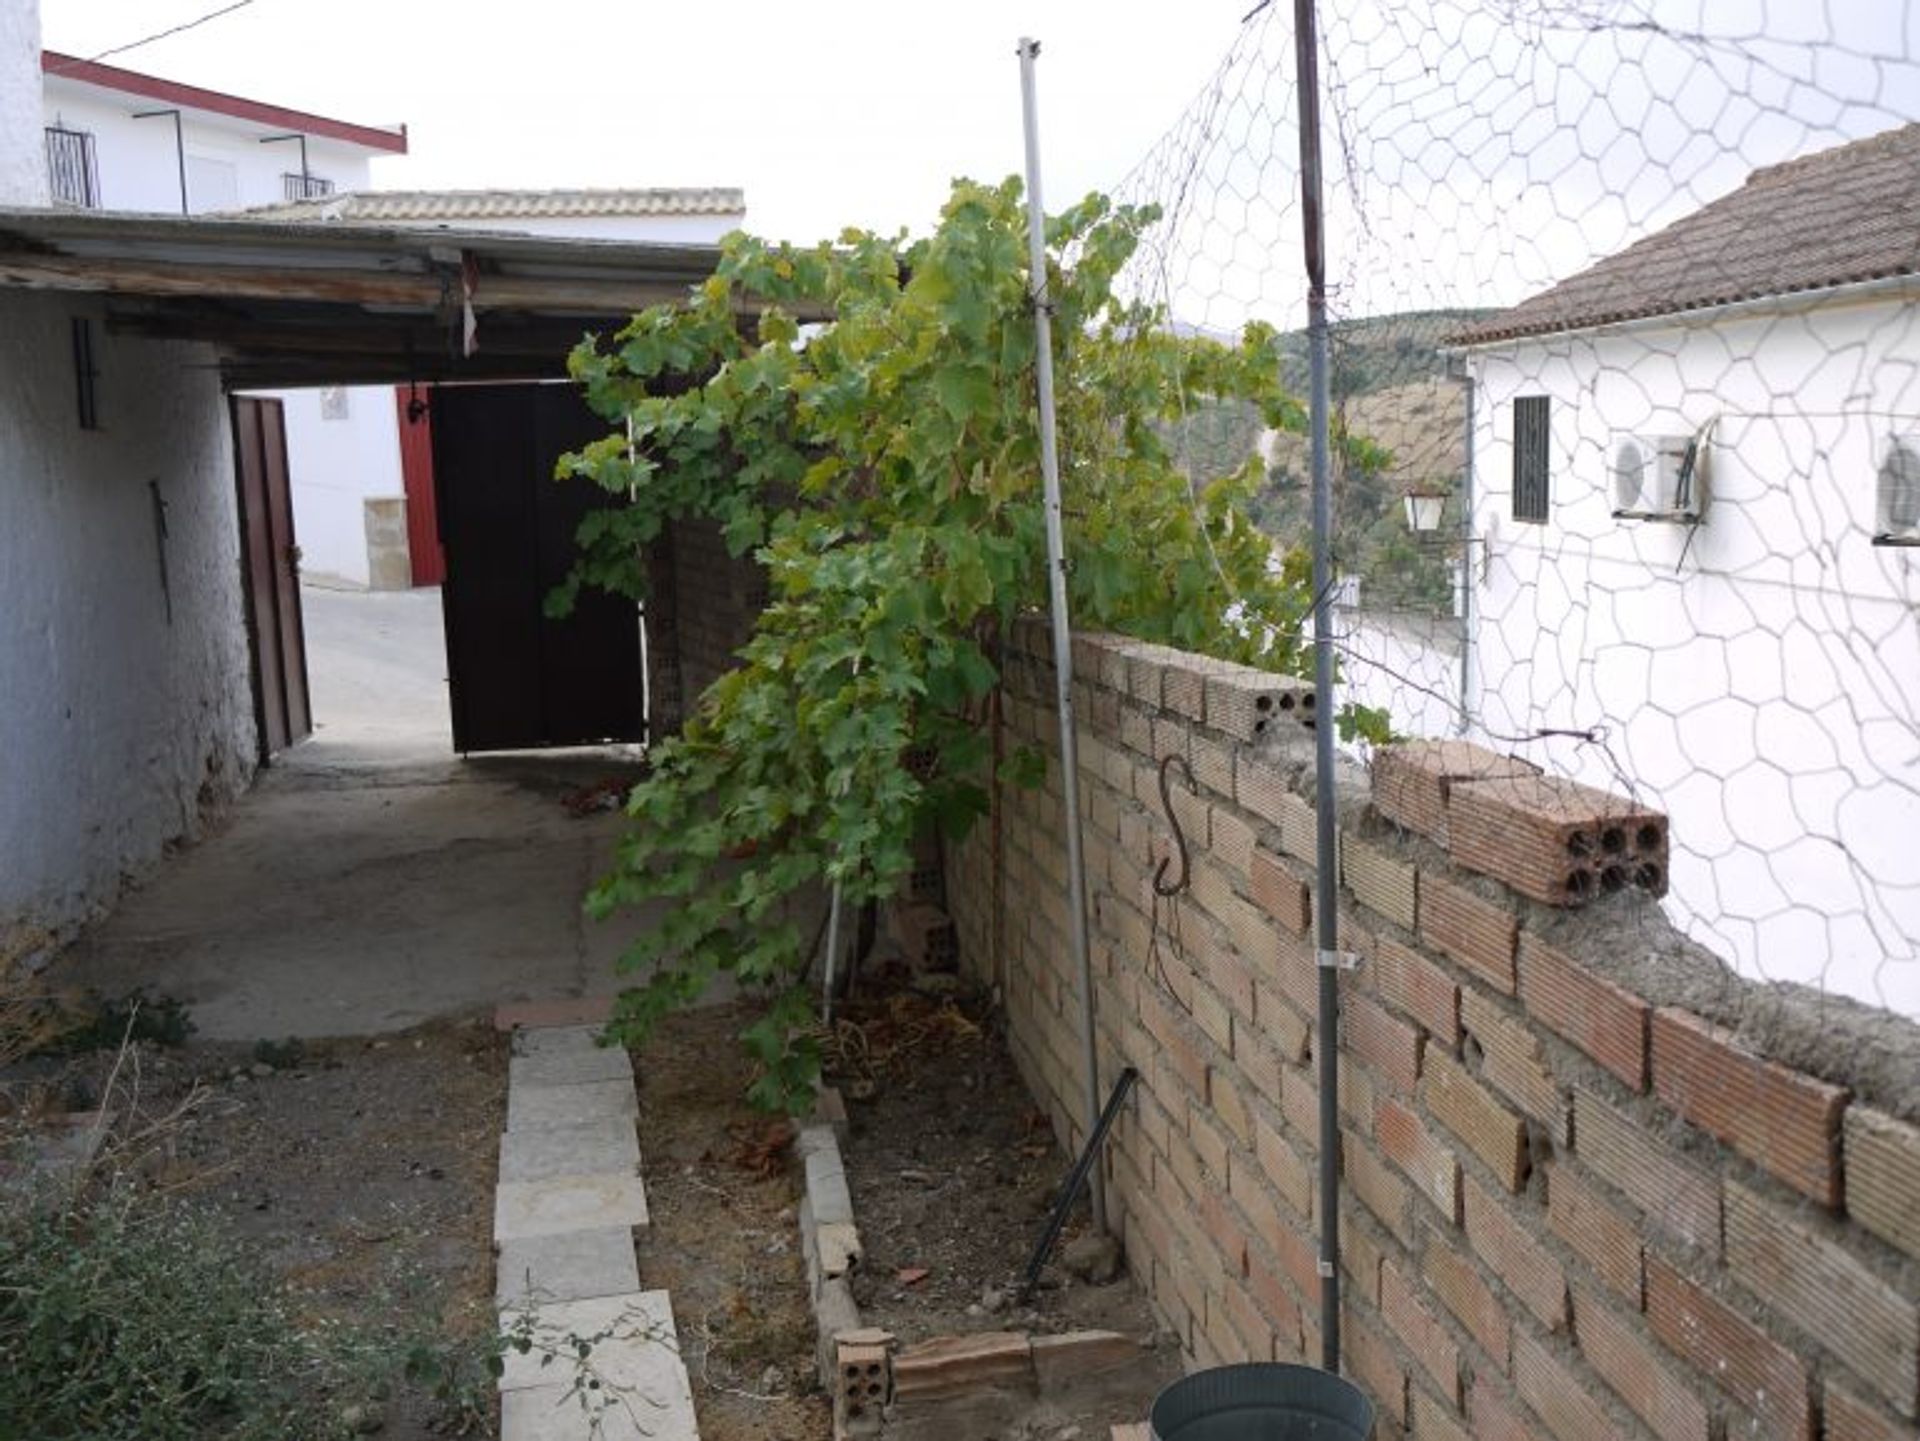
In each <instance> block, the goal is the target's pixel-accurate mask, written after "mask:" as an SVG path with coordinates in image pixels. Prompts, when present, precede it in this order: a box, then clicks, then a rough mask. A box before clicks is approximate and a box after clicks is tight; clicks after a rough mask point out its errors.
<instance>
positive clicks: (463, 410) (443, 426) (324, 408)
mask: <svg viewBox="0 0 1920 1441" xmlns="http://www.w3.org/2000/svg"><path fill="white" fill-rule="evenodd" d="M358 394H359V392H358V391H357V390H355V391H353V392H351V393H350V394H349V395H347V396H344V397H343V396H337V395H334V394H333V393H332V392H331V391H330V390H327V389H306V390H292V391H286V392H281V393H280V394H278V395H276V396H272V397H268V396H252V395H249V396H241V397H237V398H236V400H235V415H236V422H235V424H236V436H237V437H238V438H239V449H240V453H241V488H242V500H243V512H244V513H245V514H246V516H247V517H248V522H249V525H250V527H252V529H250V531H249V534H248V548H249V568H250V573H251V572H252V571H258V572H259V577H258V579H257V580H256V581H254V583H253V588H254V590H255V592H257V594H258V595H259V596H260V597H261V598H262V599H261V601H260V603H259V604H258V605H257V606H256V610H257V611H258V614H259V623H258V625H257V626H256V633H255V636H254V641H255V651H256V671H257V675H256V691H257V693H258V695H259V698H260V707H261V710H262V715H263V721H262V753H263V755H267V756H282V755H283V753H284V752H286V751H287V750H288V747H289V746H291V745H292V744H293V743H294V742H296V741H298V740H300V739H301V737H303V736H305V735H307V734H308V732H309V730H310V731H311V732H312V740H311V741H310V742H308V743H307V744H306V745H303V746H301V747H300V750H299V756H300V764H303V765H307V764H317V765H320V766H323V767H326V766H332V765H336V764H339V765H344V766H346V767H348V768H351V769H359V768H361V767H363V766H367V765H378V764H393V763H398V764H421V763H432V762H444V761H445V760H447V759H449V758H450V757H451V756H452V755H453V754H455V753H458V754H461V755H466V754H473V753H480V752H495V751H517V750H546V749H553V748H557V747H573V746H596V745H603V744H607V743H629V744H630V743H639V742H644V741H645V739H646V735H647V725H646V698H645V681H644V671H645V660H644V655H645V652H644V643H643V636H642V625H641V621H640V617H639V615H638V614H637V611H636V608H635V606H634V605H633V603H632V602H631V601H627V600H623V599H621V598H619V597H615V596H611V595H607V594H604V593H601V592H597V591H590V592H587V593H585V594H583V595H582V596H581V597H580V600H579V603H578V605H577V606H576V607H575V610H574V613H573V614H572V615H570V616H567V617H565V618H561V619H556V618H553V617H550V616H548V615H546V614H545V609H544V605H545V600H546V597H547V595H548V593H549V592H550V591H551V590H552V589H553V587H554V586H555V585H556V584H558V583H559V581H560V580H561V579H562V578H563V577H564V576H565V574H566V573H567V571H568V569H569V567H570V566H571V565H572V563H573V559H574V555H575V539H574V537H575V535H576V533H577V531H578V529H579V526H580V522H581V521H582V519H583V518H584V517H585V516H586V515H587V514H589V513H590V511H591V510H593V509H594V508H595V507H597V506H603V505H606V504H609V503H610V499H609V497H608V496H607V495H606V494H605V493H604V492H602V491H601V490H600V489H599V488H598V487H597V486H595V485H593V484H592V483H591V482H589V481H584V480H581V481H573V482H556V481H555V480H554V478H553V463H554V460H555V458H556V457H557V456H559V455H560V454H562V453H564V452H566V451H568V450H573V449H577V448H578V447H580V446H581V445H583V444H585V443H586V442H588V441H589V440H592V439H595V438H597V437H598V436H600V435H603V434H604V433H605V423H604V422H603V421H601V420H599V419H598V418H597V417H595V416H594V415H593V414H592V413H591V411H589V410H588V409H587V407H586V405H585V404H584V402H583V401H582V399H581V397H580V394H579V392H578V390H577V388H575V387H574V386H572V385H567V384H542V383H537V382H536V383H503V384H478V385H450V386H429V387H415V386H407V387H405V388H404V389H403V390H401V391H400V392H399V393H398V395H395V394H394V392H392V391H388V392H386V394H385V395H381V396H379V398H380V399H382V400H384V401H386V404H385V405H382V406H379V407H377V408H376V407H372V406H365V407H363V406H360V405H356V404H355V403H354V400H355V398H356V397H357V396H358ZM329 405H332V406H333V410H332V412H331V413H329V410H328V407H329ZM342 419H345V420H347V421H348V422H349V427H350V426H352V425H353V424H354V423H355V422H356V421H357V420H359V419H366V420H370V421H373V422H376V424H377V428H378V430H379V434H378V435H377V436H375V437H374V440H375V441H376V442H380V443H378V444H373V443H369V444H359V443H357V442H356V443H347V442H350V441H351V437H350V436H348V428H349V427H342V426H341V425H340V424H339V421H341V420H342ZM343 437H346V438H347V441H343ZM376 452H377V453H378V455H379V457H380V458H381V460H382V461H383V466H381V467H373V469H377V470H379V471H380V472H381V474H383V475H384V474H385V473H386V468H385V467H386V466H390V467H391V471H392V477H393V480H394V488H395V489H396V490H398V488H399V485H400V481H401V477H402V476H403V475H404V477H405V486H406V496H405V499H404V500H402V499H401V497H400V496H398V495H397V494H396V496H395V497H393V502H394V503H393V505H392V507H391V508H392V510H393V516H392V519H393V522H394V524H393V526H392V527H391V528H392V530H393V532H394V534H393V535H392V536H391V538H390V539H391V540H392V541H393V542H395V543H397V545H398V546H399V549H400V551H401V554H400V556H399V565H398V571H399V573H400V574H401V576H402V577H404V578H405V579H414V580H418V579H419V578H421V576H422V574H423V568H422V567H420V566H414V565H411V564H410V562H409V556H408V552H411V551H414V550H416V549H417V550H420V551H422V552H423V557H422V558H423V559H426V560H428V562H429V564H428V565H427V566H426V567H424V573H425V574H426V575H427V576H433V575H438V576H439V577H440V581H439V584H437V585H435V584H425V585H423V584H413V585H411V586H409V585H406V584H404V583H401V584H396V585H382V584H379V583H376V582H375V581H374V580H373V579H371V578H362V579H361V580H359V581H356V580H355V579H354V578H353V577H352V576H346V575H343V574H341V571H342V569H343V566H342V565H341V564H340V563H339V559H340V556H341V555H342V554H347V555H350V556H351V555H352V552H351V550H350V549H343V547H342V546H341V545H340V544H338V543H337V542H338V541H339V540H340V537H339V536H338V535H335V534H334V532H335V531H338V530H340V529H342V524H341V523H340V516H339V515H336V514H335V513H334V512H335V511H340V510H342V509H343V508H342V506H341V505H340V504H339V503H338V502H339V501H340V499H341V497H342V496H343V495H344V496H346V497H347V498H348V499H349V500H351V501H352V505H351V506H350V507H347V508H348V509H351V510H352V512H353V514H352V516H350V517H349V519H357V518H359V517H360V516H361V514H362V513H363V512H364V515H365V517H366V519H365V522H364V530H365V535H366V538H367V545H368V547H369V548H370V549H371V546H372V541H373V539H374V537H375V531H376V526H375V520H376V519H382V518H383V517H384V516H385V511H384V510H382V511H380V513H379V515H376V513H375V511H376V507H377V506H380V505H384V504H385V502H386V498H385V497H383V496H378V495H373V496H370V495H369V494H367V493H366V489H367V486H368V484H369V483H370V480H369V474H368V469H369V467H368V460H367V458H368V456H369V455H372V454H374V453H376ZM356 472H357V473H356ZM423 472H424V473H423ZM373 479H374V480H377V479H378V477H373ZM289 495H290V497H291V499H290V501H289V499H288V496H289ZM275 496H278V497H280V499H279V500H278V502H277V503H276V502H275V500H274V497H275ZM256 521H257V524H256ZM296 522H297V524H298V528H299V543H296V538H295V528H296ZM255 531H258V532H259V533H258V534H257V535H256V534H255ZM355 538H356V539H358V537H355ZM387 539H388V538H387V537H385V535H384V530H383V532H382V540H383V544H384V543H386V540H387ZM303 552H304V559H303ZM356 558H357V557H356ZM378 569H379V568H378V567H377V566H376V567H373V569H372V570H370V571H369V572H368V576H369V577H371V576H373V575H374V574H376V573H377V572H378ZM296 682H297V684H296ZM309 689H310V695H311V703H310V705H309V699H308V697H309ZM282 763H283V764H284V763H285V760H284V758H283V760H282Z"/></svg>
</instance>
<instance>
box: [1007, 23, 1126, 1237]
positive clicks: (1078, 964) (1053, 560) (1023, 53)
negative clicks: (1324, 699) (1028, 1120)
mask: <svg viewBox="0 0 1920 1441" xmlns="http://www.w3.org/2000/svg"><path fill="white" fill-rule="evenodd" d="M1039 55H1040V42H1039V41H1037V40H1028V39H1024V38H1023V39H1022V40H1021V41H1020V99H1021V109H1022V111H1023V114H1024V117H1025V120H1026V131H1027V257H1028V261H1029V264H1030V266H1031V271H1032V278H1031V280H1030V282H1029V284H1030V286H1031V290H1032V294H1033V325H1034V331H1035V333H1036V354H1035V356H1034V370H1035V372H1036V374H1037V375H1038V377H1039V384H1040V475H1041V479H1042V480H1043V482H1044V483H1045V486H1046V512H1047V594H1048V600H1049V602H1050V605H1051V609H1052V611H1053V678H1054V700H1055V704H1056V705H1057V707H1058V709H1059V712H1060V789H1061V792H1062V797H1063V804H1064V805H1065V807H1066V816H1065V821H1066V830H1067V918H1068V921H1069V922H1070V924H1071V929H1072V931H1073V961H1074V973H1075V974H1076V975H1078V976H1079V977H1080V1032H1081V1036H1080V1039H1081V1041H1082V1043H1083V1055H1082V1069H1083V1070H1084V1072H1085V1079H1086V1107H1087V1110H1086V1117H1087V1119H1086V1135H1087V1136H1089V1137H1091V1136H1092V1135H1093V1133H1094V1127H1095V1126H1097V1125H1098V1124H1099V1120H1100V1077H1099V1074H1098V1071H1097V1067H1098V1064H1099V1050H1098V1047H1097V1045H1096V1044H1095V1041H1094V1033H1093V958H1092V955H1091V952H1090V951H1089V949H1088V945H1087V860H1086V856H1085V855H1084V854H1083V853H1082V851H1081V846H1080V746H1079V742H1078V740H1077V739H1076V736H1075V733H1074V721H1073V640H1072V633H1071V631H1070V630H1069V628H1068V624H1067V557H1066V537H1065V531H1064V529H1063V528H1062V525H1061V520H1060V449H1059V443H1058V441H1057V439H1056V437H1055V435H1054V403H1053V301H1052V300H1051V299H1049V298H1048V295H1047V242H1046V213H1045V211H1044V210H1043V209H1042V208H1041V203H1040V116H1039V111H1038V108H1037V104H1036V101H1035V99H1034V88H1033V62H1034V61H1035V60H1036V59H1038V58H1039ZM1089 1196H1090V1197H1091V1199H1092V1201H1093V1224H1094V1229H1095V1230H1098V1231H1105V1230H1106V1229H1107V1187H1106V1178H1105V1176H1104V1175H1102V1173H1101V1170H1100V1168H1099V1166H1098V1165H1096V1166H1095V1167H1094V1168H1093V1183H1092V1187H1091V1189H1090V1191H1089Z"/></svg>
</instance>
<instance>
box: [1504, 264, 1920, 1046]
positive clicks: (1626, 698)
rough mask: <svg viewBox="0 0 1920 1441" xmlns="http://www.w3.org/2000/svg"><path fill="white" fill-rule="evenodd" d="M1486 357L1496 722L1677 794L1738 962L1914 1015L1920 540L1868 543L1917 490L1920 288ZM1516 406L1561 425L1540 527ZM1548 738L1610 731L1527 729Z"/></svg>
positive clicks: (1588, 768) (1684, 868)
mask: <svg viewBox="0 0 1920 1441" xmlns="http://www.w3.org/2000/svg"><path fill="white" fill-rule="evenodd" d="M1467 361H1468V364H1469V366H1470V368H1471V371H1472V373H1473V375H1474V378H1475V381H1476V383H1477V385H1478V388H1479V394H1478V398H1477V402H1476V409H1475V414H1476V434H1475V436H1474V451H1475V454H1476V456H1477V465H1476V478H1475V496H1476V500H1475V517H1474V533H1475V534H1476V535H1477V536H1479V537H1482V538H1484V543H1485V548H1486V552H1487V554H1486V557H1485V560H1484V563H1483V569H1482V574H1481V580H1480V583H1479V585H1478V587H1477V589H1476V592H1475V595H1474V599H1473V608H1472V609H1473V623H1472V627H1471V636H1470V642H1471V647H1472V654H1473V662H1472V668H1473V677H1472V683H1471V690H1470V696H1471V697H1472V699H1473V702H1474V706H1475V712H1476V713H1475V716H1474V731H1475V733H1476V734H1478V735H1480V736H1481V737H1483V738H1485V739H1487V740H1488V742H1489V743H1490V744H1492V745H1494V746H1495V747H1496V748H1499V749H1503V750H1515V749H1518V750H1520V751H1521V752H1522V753H1524V754H1527V755H1529V756H1530V757H1531V758H1533V759H1536V760H1539V761H1543V762H1546V763H1548V764H1550V766H1551V768H1553V769H1555V770H1558V771H1561V772H1562V773H1566V774H1572V775H1575V776H1577V777H1579V778H1581V779H1584V780H1587V781H1590V782H1592V783H1594V784H1596V785H1601V786H1607V787H1614V788H1618V787H1619V786H1621V785H1623V784H1628V783H1631V784H1632V785H1633V786H1635V787H1636V788H1637V789H1638V791H1639V792H1640V793H1641V794H1642V795H1643V796H1645V797H1647V798H1648V799H1651V800H1653V801H1655V802H1657V803H1658V804H1660V805H1661V806H1663V807H1665V808H1666V809H1667V810H1668V811H1669V812H1670V813H1671V815H1672V817H1673V836H1674V847H1675V849H1674V857H1673V871H1672V891H1671V894H1670V896H1669V897H1668V900H1667V902H1666V905H1667V908H1668V910H1669V912H1670V913H1671V914H1672V916H1673V918H1674V920H1675V921H1676V922H1677V923H1678V924H1679V925H1680V926H1681V927H1682V928H1683V929H1685V930H1686V931H1688V932H1689V933H1690V934H1692V935H1693V936H1694V937H1695V938H1696V939H1698V940H1700V941H1701V942H1702V943H1704V944H1706V945H1707V946H1708V947H1709V948H1711V949H1713V950H1714V951H1716V952H1718V953H1719V954H1720V955H1722V956H1724V957H1726V958H1727V959H1728V960H1729V961H1731V962H1732V963H1733V964H1734V965H1735V966H1736V967H1737V968H1738V969H1739V970H1741V971H1742V972H1743V973H1746V974H1749V975H1754V976H1760V977H1764V978H1766V979H1769V980H1776V981H1798V982H1803V983H1806V984H1809V985H1814V986H1819V987H1822V988H1824V989H1826V990H1828V991H1830V992H1837V993H1840V994H1844V995H1848V996H1853V997H1856V998H1859V999H1861V1000H1865V1001H1868V1002H1871V1003H1874V1004H1881V1005H1886V1006H1889V1007H1891V1008H1893V1009H1895V1010H1898V1011H1900V1012H1902V1013H1904V1014H1906V1015H1909V1016H1915V1017H1920V548H1899V547H1895V546H1889V545H1875V544H1874V543H1873V542H1874V537H1875V536H1876V534H1883V533H1884V532H1885V531H1886V529H1887V527H1888V526H1889V525H1890V524H1894V523H1897V522H1898V519H1899V515H1901V514H1904V513H1905V512H1906V511H1907V510H1911V509H1912V508H1913V506H1914V503H1915V492H1914V489H1913V488H1912V487H1910V486H1908V485H1907V484H1906V483H1905V481H1904V479H1903V477H1904V476H1905V475H1906V472H1904V471H1902V470H1901V469H1900V466H1901V465H1903V464H1904V462H1903V461H1901V460H1900V459H1899V455H1898V453H1897V452H1896V451H1895V450H1894V449H1893V448H1892V447H1893V446H1894V444H1895V443H1896V442H1897V441H1899V440H1900V438H1901V437H1907V438H1908V442H1909V443H1911V444H1912V445H1914V446H1915V447H1917V448H1920V285H1910V286H1909V287H1907V288H1904V289H1903V288H1899V287H1888V286H1885V285H1882V286H1879V287H1859V288H1856V289H1854V290H1852V291H1846V290H1842V291H1837V292H1828V293H1826V294H1824V295H1815V296H1811V297H1805V298H1799V299H1792V298H1788V299H1782V300H1779V301H1775V302H1767V303H1763V304H1748V305H1744V306H1741V307H1734V308H1728V309H1726V310H1713V311H1702V312H1695V313H1694V314H1693V315H1692V316H1691V317H1671V316H1670V317H1666V318H1663V319H1660V320H1655V321H1647V322H1642V323H1638V324H1629V325H1622V326H1618V327H1614V328H1610V329H1603V330H1593V331H1586V332H1581V333H1576V334H1571V335H1559V336H1550V337H1546V338H1541V339H1531V340H1521V341H1509V342H1501V343H1498V344H1493V345H1487V346H1482V347H1479V348H1477V349H1473V350H1470V351H1468V352H1467ZM1522 397H1544V398H1545V400H1546V403H1547V411H1548V417H1549V418H1548V422H1547V448H1546V452H1545V462H1546V474H1545V477H1544V479H1545V482H1546V491H1545V501H1546V513H1545V519H1544V521H1541V522H1537V523H1535V522H1530V521H1528V520H1526V519H1524V518H1521V517H1522V516H1524V514H1525V512H1526V509H1527V506H1526V503H1525V498H1524V497H1517V496H1516V493H1515V480H1516V468H1515V467H1516V460H1515V438H1516V435H1515V425H1516V401H1519V400H1521V398H1522ZM1524 408H1525V407H1524V406H1523V409H1524ZM1690 442H1691V443H1695V444H1696V448H1697V455H1696V463H1695V467H1694V469H1693V471H1692V473H1691V474H1690V475H1689V476H1688V484H1689V485H1690V486H1691V494H1690V496H1687V497H1683V499H1685V500H1686V502H1687V504H1686V505H1685V506H1684V507H1682V506H1677V505H1676V503H1675V500H1676V498H1675V496H1674V494H1673V493H1672V492H1673V491H1674V489H1675V486H1676V484H1677V483H1678V482H1679V479H1680V477H1681V475H1682V474H1683V472H1684V470H1685V466H1684V455H1685V451H1686V449H1687V446H1688V444H1689V443H1690ZM1634 449H1637V450H1638V451H1640V453H1641V454H1642V456H1643V457H1644V459H1645V462H1646V465H1645V469H1644V475H1643V479H1644V482H1645V483H1644V484H1643V485H1642V486H1641V487H1640V489H1639V490H1638V491H1637V492H1636V493H1634V494H1627V493H1626V492H1625V491H1624V490H1623V488H1622V484H1621V476H1620V475H1619V474H1618V468H1619V464H1620V462H1621V460H1622V456H1623V452H1628V453H1630V452H1631V450H1634ZM1524 469H1525V467H1524V466H1523V467H1522V470H1523V471H1524ZM1517 501H1518V502H1519V510H1518V512H1517V511H1516V502H1517ZM1682 509H1691V510H1693V511H1695V512H1697V515H1695V516H1694V517H1693V518H1694V519H1697V520H1698V522H1699V523H1698V524H1691V523H1688V517H1687V516H1686V515H1683V514H1675V512H1676V511H1677V510H1682ZM1623 511H1624V512H1628V513H1629V516H1631V515H1634V514H1639V515H1645V514H1650V513H1653V514H1660V515H1661V517H1662V518H1659V519H1634V518H1627V517H1622V516H1620V515H1617V514H1616V512H1623ZM1478 559H1479V558H1478V557H1476V561H1478ZM1542 729H1553V730H1572V731H1587V730H1593V731H1595V733H1596V738H1595V740H1593V741H1591V742H1580V741H1576V740H1570V739H1566V738H1553V739H1544V740H1536V741H1533V742H1532V743H1530V744H1526V745H1515V744H1514V743H1513V742H1512V740H1511V739H1510V738H1513V737H1520V736H1530V735H1532V734H1533V733H1534V732H1536V731H1538V730H1542Z"/></svg>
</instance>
